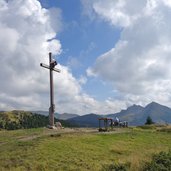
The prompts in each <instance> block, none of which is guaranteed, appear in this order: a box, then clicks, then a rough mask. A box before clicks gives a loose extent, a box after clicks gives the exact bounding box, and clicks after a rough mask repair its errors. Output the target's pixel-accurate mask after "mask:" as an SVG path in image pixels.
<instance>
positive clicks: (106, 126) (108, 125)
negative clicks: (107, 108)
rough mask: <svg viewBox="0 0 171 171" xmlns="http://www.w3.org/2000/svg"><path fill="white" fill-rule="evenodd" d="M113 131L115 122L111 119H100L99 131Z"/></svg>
mask: <svg viewBox="0 0 171 171" xmlns="http://www.w3.org/2000/svg"><path fill="white" fill-rule="evenodd" d="M111 129H113V120H112V119H111V118H99V131H100V132H101V131H109V130H111Z"/></svg>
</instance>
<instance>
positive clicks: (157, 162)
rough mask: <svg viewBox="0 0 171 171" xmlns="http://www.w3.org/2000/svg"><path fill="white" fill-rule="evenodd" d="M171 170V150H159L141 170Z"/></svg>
mask: <svg viewBox="0 0 171 171" xmlns="http://www.w3.org/2000/svg"><path fill="white" fill-rule="evenodd" d="M170 170H171V151H169V152H168V153H166V152H160V153H159V154H155V155H154V156H153V158H152V161H151V162H149V163H146V164H145V166H144V168H143V171H170Z"/></svg>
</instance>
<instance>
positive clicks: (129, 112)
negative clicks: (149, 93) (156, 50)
mask: <svg viewBox="0 0 171 171" xmlns="http://www.w3.org/2000/svg"><path fill="white" fill-rule="evenodd" d="M36 113H39V114H43V115H48V112H44V111H36ZM148 116H150V117H151V118H152V120H153V122H155V123H159V124H164V123H171V108H169V107H167V106H164V105H161V104H159V103H156V102H151V103H149V104H148V105H146V106H145V107H142V106H140V105H135V104H134V105H132V106H130V107H128V108H127V109H126V110H121V111H120V112H118V113H113V114H109V115H98V114H94V113H91V114H86V115H82V116H79V115H77V114H69V113H64V114H57V113H55V117H56V118H58V119H62V120H66V121H67V122H69V123H71V124H73V125H78V126H80V127H98V124H99V122H98V118H100V117H108V118H112V119H115V118H116V117H118V118H119V119H120V120H121V121H128V124H129V125H132V126H136V125H144V123H145V122H146V119H147V117H148Z"/></svg>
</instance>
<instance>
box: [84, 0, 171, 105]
mask: <svg viewBox="0 0 171 171" xmlns="http://www.w3.org/2000/svg"><path fill="white" fill-rule="evenodd" d="M82 3H83V6H84V14H86V15H88V16H89V17H90V18H91V19H92V20H97V19H100V20H103V21H104V22H106V23H108V24H110V25H111V27H117V28H119V29H121V33H120V40H119V41H118V42H117V43H116V44H115V46H114V47H113V48H112V49H111V50H110V51H108V52H106V53H105V54H102V55H100V56H99V57H98V58H97V60H96V63H95V64H94V65H93V66H92V67H90V68H89V69H88V70H87V74H88V75H89V76H96V77H99V78H101V79H102V80H103V81H107V82H110V83H111V84H112V85H113V89H114V91H117V92H119V93H120V98H122V99H123V100H124V101H125V102H126V103H128V104H132V103H139V104H147V103H149V102H151V101H157V102H160V103H163V104H166V105H169V106H171V103H170V99H171V67H170V66H171V31H170V30H171V22H170V18H171V3H170V1H167V0H140V1H137V0H116V1H113V0H108V1H107V2H106V1H103V0H94V1H91V0H82Z"/></svg>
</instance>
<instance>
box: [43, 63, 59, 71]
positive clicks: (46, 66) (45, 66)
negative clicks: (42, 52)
mask: <svg viewBox="0 0 171 171" xmlns="http://www.w3.org/2000/svg"><path fill="white" fill-rule="evenodd" d="M40 66H41V67H44V68H47V69H50V67H49V65H46V64H43V63H40ZM52 70H53V71H56V72H61V70H59V69H57V68H53V69H52Z"/></svg>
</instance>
